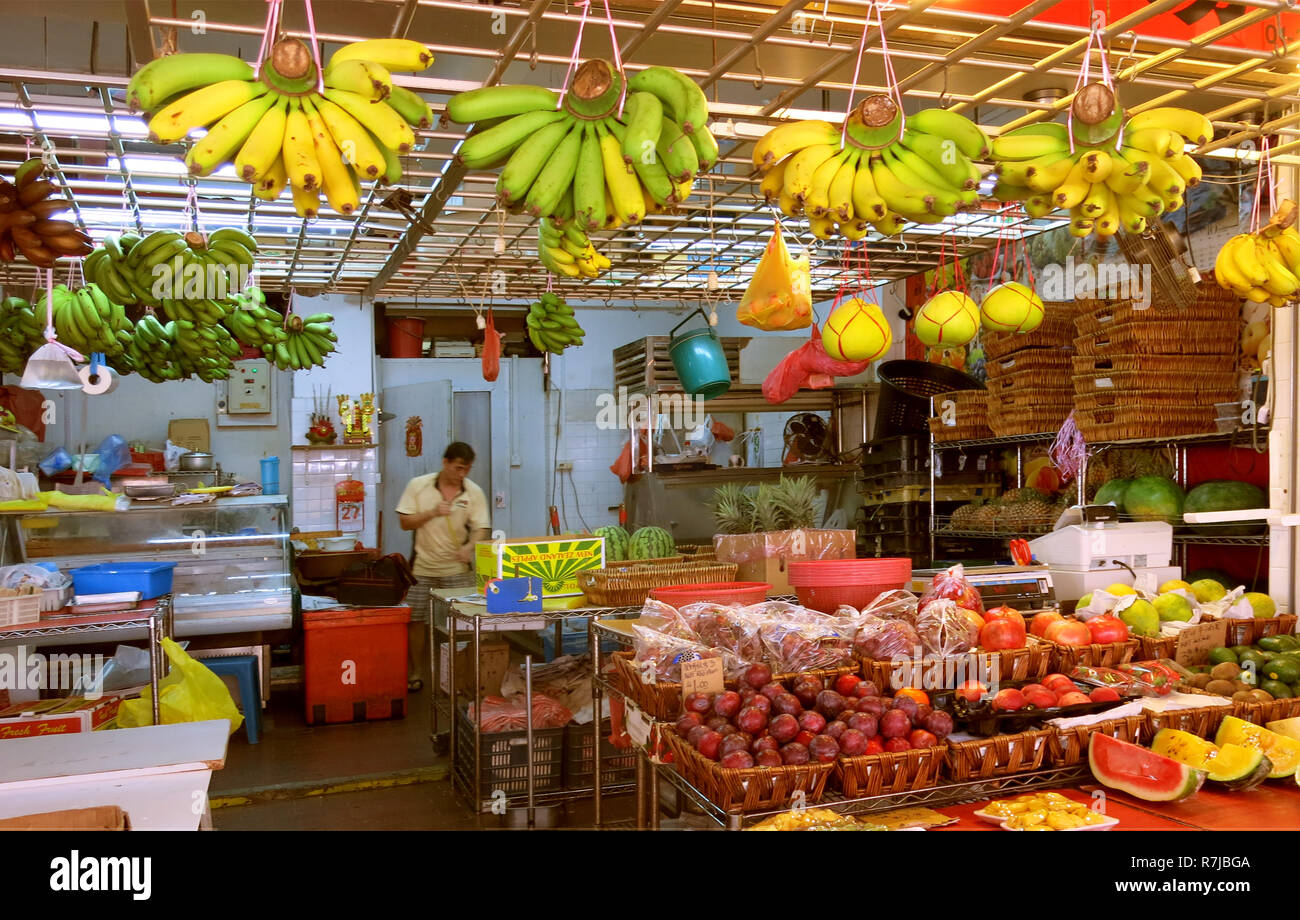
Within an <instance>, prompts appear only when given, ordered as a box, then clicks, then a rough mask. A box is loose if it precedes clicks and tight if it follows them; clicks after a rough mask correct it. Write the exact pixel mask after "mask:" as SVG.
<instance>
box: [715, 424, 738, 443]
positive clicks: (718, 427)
mask: <svg viewBox="0 0 1300 920" xmlns="http://www.w3.org/2000/svg"><path fill="white" fill-rule="evenodd" d="M709 431H711V432H713V436H714V437H715V438H717V439H718V440H719V441H730V440H732V439H733V438H734V437H735V436H736V432H735V431H734V430H733V429H732V427H731V426H730V425H728V424H727V423H726V422H718V421H715V422H714V423H713V425H712V426H711V427H710V428H709Z"/></svg>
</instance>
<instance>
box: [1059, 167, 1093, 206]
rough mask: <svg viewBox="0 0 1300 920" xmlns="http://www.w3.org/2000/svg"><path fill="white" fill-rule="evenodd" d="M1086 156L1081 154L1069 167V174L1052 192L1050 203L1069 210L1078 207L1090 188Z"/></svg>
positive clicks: (1090, 181) (1090, 182)
mask: <svg viewBox="0 0 1300 920" xmlns="http://www.w3.org/2000/svg"><path fill="white" fill-rule="evenodd" d="M1087 170H1088V165H1087V157H1086V156H1082V157H1079V159H1078V160H1077V161H1076V162H1075V164H1074V166H1072V167H1070V174H1069V175H1068V176H1067V177H1066V179H1065V181H1064V182H1062V183H1061V184H1060V185H1058V186H1057V187H1056V190H1055V191H1054V192H1053V193H1052V204H1054V205H1056V206H1057V207H1058V208H1064V209H1065V210H1067V211H1068V210H1070V209H1071V208H1075V207H1078V206H1079V205H1080V204H1081V203H1082V202H1083V199H1085V198H1087V197H1088V193H1089V192H1090V191H1091V190H1092V180H1090V179H1088V178H1087Z"/></svg>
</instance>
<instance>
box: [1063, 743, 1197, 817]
mask: <svg viewBox="0 0 1300 920" xmlns="http://www.w3.org/2000/svg"><path fill="white" fill-rule="evenodd" d="M1088 766H1089V767H1090V768H1091V769H1092V775H1093V776H1094V777H1096V779H1097V782H1099V783H1101V784H1102V785H1103V786H1109V787H1110V788H1111V789H1118V790H1119V791H1121V792H1127V793H1128V794H1129V795H1132V796H1136V797H1137V798H1139V799H1145V800H1146V801H1148V802H1177V801H1179V800H1181V799H1185V798H1187V797H1189V796H1192V795H1195V794H1196V790H1198V789H1200V788H1201V784H1202V783H1204V782H1205V771H1203V770H1194V769H1192V768H1191V767H1189V766H1187V765H1186V764H1182V763H1179V762H1178V761H1176V760H1171V759H1170V758H1168V757H1165V756H1163V755H1161V754H1157V753H1155V752H1154V751H1150V750H1147V749H1146V748H1144V747H1140V746H1139V745H1136V744H1129V743H1128V742H1127V741H1120V740H1119V739H1118V738H1112V737H1111V736H1110V735H1106V734H1103V733H1101V732H1097V733H1096V734H1094V735H1093V736H1092V740H1091V741H1090V742H1089V743H1088Z"/></svg>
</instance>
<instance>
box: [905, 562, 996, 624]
mask: <svg viewBox="0 0 1300 920" xmlns="http://www.w3.org/2000/svg"><path fill="white" fill-rule="evenodd" d="M936 600H950V601H952V602H953V603H955V604H956V605H957V606H958V607H961V608H962V609H963V610H973V611H974V612H975V613H977V614H979V617H980V621H981V622H983V620H984V601H983V599H982V598H981V597H980V593H979V591H977V590H976V588H975V586H974V585H972V584H971V583H970V581H969V580H967V578H966V575H965V571H964V570H963V569H962V567H961V566H960V565H954V566H953V567H952V568H950V569H945V570H944V571H942V572H940V573H939V574H938V575H936V576H934V578H933V579H932V580H931V581H930V587H929V588H927V589H926V592H925V593H924V594H922V595H921V600H920V603H918V604H917V610H916V613H917V616H918V617H919V616H921V615H922V614H923V613H924V612H925V608H926V607H927V606H928V605H929V604H930V603H931V602H933V601H936Z"/></svg>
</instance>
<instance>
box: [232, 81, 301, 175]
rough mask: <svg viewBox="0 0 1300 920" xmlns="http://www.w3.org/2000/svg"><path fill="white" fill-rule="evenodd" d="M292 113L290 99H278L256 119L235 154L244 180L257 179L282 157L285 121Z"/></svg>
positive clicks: (237, 165) (237, 168)
mask: <svg viewBox="0 0 1300 920" xmlns="http://www.w3.org/2000/svg"><path fill="white" fill-rule="evenodd" d="M288 117H289V100H288V99H277V100H276V101H275V104H274V105H272V106H271V107H270V108H269V109H268V110H267V111H266V114H265V115H263V116H262V119H261V121H259V122H258V123H257V127H255V128H254V129H253V131H252V133H251V134H249V135H248V139H247V140H245V141H244V145H243V146H242V147H240V148H239V154H238V155H237V156H236V157H235V172H236V173H238V175H239V178H241V179H243V180H244V181H245V182H256V181H257V180H258V179H260V178H262V176H263V175H264V174H265V173H266V171H267V170H268V169H270V168H271V165H272V164H273V163H275V161H276V160H277V159H279V157H280V148H281V147H282V146H283V145H284V123H285V121H286V120H288Z"/></svg>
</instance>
